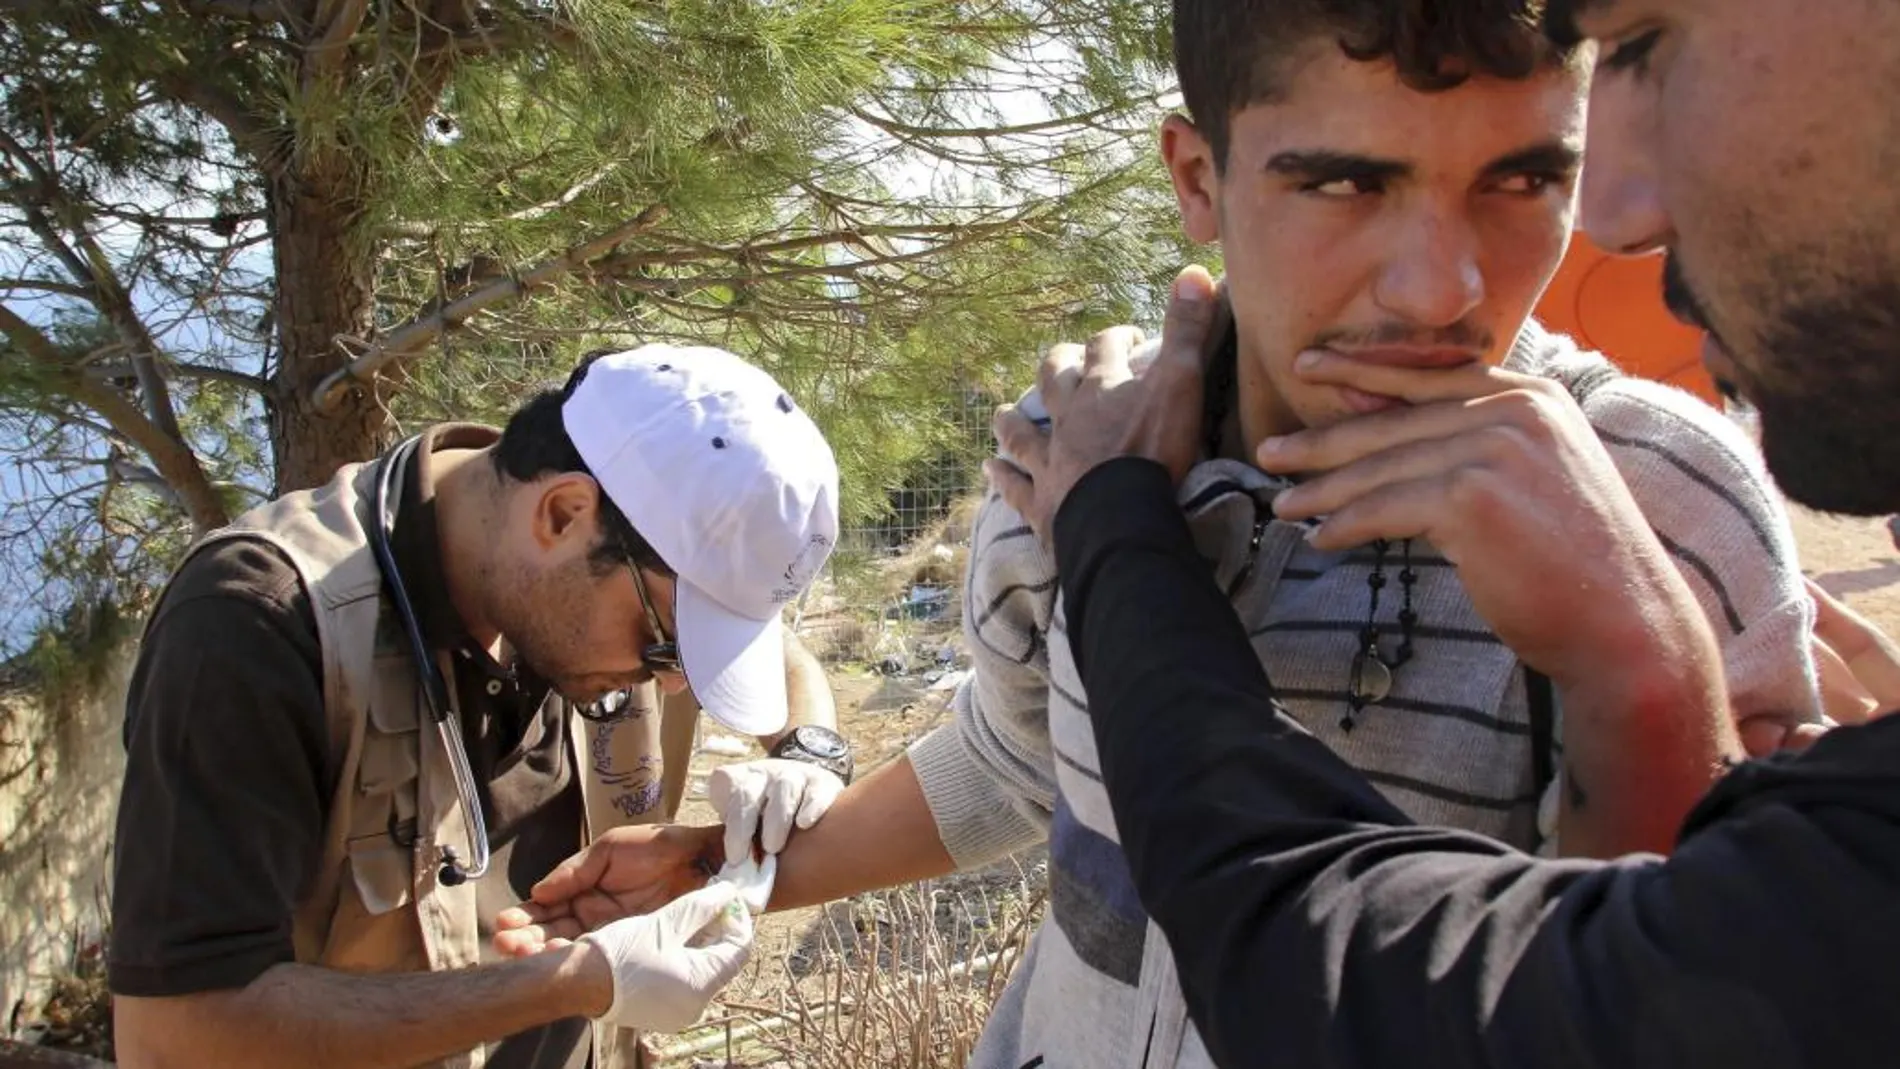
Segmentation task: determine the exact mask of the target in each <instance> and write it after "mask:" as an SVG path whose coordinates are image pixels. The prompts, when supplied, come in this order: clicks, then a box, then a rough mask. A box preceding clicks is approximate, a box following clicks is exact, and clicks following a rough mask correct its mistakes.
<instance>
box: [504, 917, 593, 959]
mask: <svg viewBox="0 0 1900 1069" xmlns="http://www.w3.org/2000/svg"><path fill="white" fill-rule="evenodd" d="M583 934H585V929H583V928H582V927H581V924H580V922H579V921H577V920H575V919H574V918H572V917H562V918H559V919H557V920H551V921H547V922H545V923H541V924H528V925H526V926H524V927H516V928H510V929H508V930H506V931H498V932H496V933H495V937H494V940H493V942H494V945H495V949H496V950H497V951H499V952H500V953H502V954H504V955H506V956H508V957H511V958H525V957H528V956H529V955H532V954H539V953H541V952H542V951H544V950H554V949H556V948H558V947H562V946H566V945H567V944H568V943H571V942H573V941H574V940H576V939H579V938H580V937H581V936H582V935H583Z"/></svg>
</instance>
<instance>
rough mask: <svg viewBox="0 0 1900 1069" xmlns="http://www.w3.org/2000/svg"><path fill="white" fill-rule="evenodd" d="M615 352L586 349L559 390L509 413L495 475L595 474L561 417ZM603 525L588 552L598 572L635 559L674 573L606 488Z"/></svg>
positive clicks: (540, 395) (495, 453)
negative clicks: (597, 365)
mask: <svg viewBox="0 0 1900 1069" xmlns="http://www.w3.org/2000/svg"><path fill="white" fill-rule="evenodd" d="M615 352H619V350H617V349H596V350H594V351H593V352H590V353H588V354H586V355H585V356H583V357H581V362H580V365H579V366H578V367H576V368H575V369H574V372H573V374H571V375H569V376H568V378H567V383H566V384H565V385H563V386H562V387H561V388H560V389H558V390H554V389H548V390H542V391H541V392H539V393H537V394H535V395H534V396H533V397H530V398H529V399H528V401H527V403H526V404H524V405H522V406H521V407H520V408H518V409H516V410H515V414H514V415H512V416H510V417H509V418H508V425H507V426H506V427H504V428H503V429H502V432H501V441H499V442H497V443H495V448H494V449H493V451H492V453H491V455H492V456H493V458H494V462H495V474H497V475H499V476H501V477H502V478H504V479H512V480H514V481H515V482H521V483H525V482H531V481H533V480H535V479H538V478H540V477H541V476H543V475H550V474H554V475H560V474H566V473H568V472H580V473H581V474H583V475H586V476H588V477H589V478H593V477H594V473H593V472H592V471H589V470H588V468H587V462H586V461H585V460H582V459H581V453H580V450H579V449H576V448H575V447H574V440H573V439H572V438H569V437H568V436H567V425H566V423H565V422H563V420H562V418H561V406H562V404H564V403H565V402H566V401H567V399H568V397H569V396H570V395H571V394H573V392H574V388H575V387H576V386H579V385H580V384H581V380H583V379H585V378H586V377H587V369H588V368H589V367H591V366H592V365H593V363H594V361H595V360H598V359H600V358H601V357H603V356H606V355H608V354H610V353H615ZM600 528H601V538H600V541H599V542H597V543H595V545H594V548H593V550H592V551H591V552H590V553H589V554H588V560H589V562H590V563H591V564H592V565H593V566H594V568H595V569H596V570H597V571H602V572H604V571H608V570H610V569H614V568H619V567H622V566H623V565H624V564H625V563H626V562H627V561H629V560H631V561H632V562H633V563H634V564H636V565H638V566H639V567H641V568H646V569H649V570H651V571H655V572H658V573H659V574H661V575H672V574H674V573H673V569H672V568H671V567H670V566H668V565H667V563H666V561H664V560H662V559H661V558H660V555H659V554H658V553H657V552H655V551H654V549H653V546H652V545H651V544H650V543H648V542H647V540H646V539H645V538H643V537H641V535H640V532H639V531H638V530H635V529H634V526H633V523H632V521H630V520H628V519H627V514H626V513H624V512H622V511H620V506H619V505H618V504H616V503H615V502H614V499H613V498H611V497H609V496H607V491H606V489H605V488H604V487H603V488H602V489H601V492H600Z"/></svg>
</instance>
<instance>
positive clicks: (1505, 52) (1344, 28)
mask: <svg viewBox="0 0 1900 1069" xmlns="http://www.w3.org/2000/svg"><path fill="white" fill-rule="evenodd" d="M1544 4H1545V0H1174V70H1175V74H1176V75H1177V76H1178V77H1179V78H1180V80H1181V96H1182V98H1183V100H1184V102H1185V103H1186V104H1187V109H1188V114H1189V115H1191V116H1192V117H1193V119H1194V125H1195V127H1196V128H1198V129H1199V130H1200V132H1201V136H1203V137H1205V138H1207V142H1208V145H1209V147H1210V148H1212V149H1213V151H1214V161H1215V166H1216V167H1218V168H1220V169H1223V170H1224V169H1225V168H1226V166H1227V148H1228V140H1229V134H1230V131H1229V124H1230V122H1231V121H1232V118H1233V116H1234V114H1235V113H1236V112H1238V111H1240V110H1241V109H1243V108H1246V107H1247V106H1248V105H1251V104H1258V103H1261V102H1264V101H1270V100H1273V99H1275V98H1277V97H1278V96H1279V95H1280V94H1282V93H1283V92H1285V90H1286V86H1285V84H1284V79H1285V78H1286V76H1287V73H1288V65H1289V64H1290V63H1292V62H1293V61H1294V60H1295V59H1296V58H1298V55H1299V53H1300V52H1301V51H1302V50H1304V49H1306V48H1308V47H1310V46H1311V45H1312V44H1313V43H1314V42H1315V41H1316V40H1323V39H1326V38H1331V39H1332V41H1333V42H1334V43H1335V44H1337V45H1338V46H1339V49H1340V51H1342V52H1344V53H1345V54H1346V55H1347V56H1348V57H1350V58H1352V59H1355V60H1358V61H1360V62H1362V63H1370V62H1373V61H1377V60H1385V61H1389V62H1390V63H1392V64H1393V66H1395V67H1396V68H1397V69H1398V76H1399V80H1400V81H1402V82H1404V83H1405V84H1406V85H1408V86H1410V87H1411V88H1413V89H1416V90H1418V91H1420V92H1424V93H1431V92H1438V91H1441V90H1445V89H1451V88H1453V87H1455V86H1458V85H1461V84H1463V83H1464V81H1465V80H1466V79H1467V78H1469V77H1470V76H1471V75H1473V74H1488V75H1491V76H1493V77H1498V78H1511V79H1522V78H1528V77H1529V76H1531V75H1532V74H1534V73H1536V72H1537V71H1539V70H1543V69H1547V68H1549V67H1553V66H1559V65H1561V64H1563V63H1565V62H1567V61H1568V59H1569V57H1570V55H1571V53H1572V51H1573V49H1572V48H1567V47H1562V46H1559V45H1557V44H1553V43H1552V41H1551V40H1550V39H1549V38H1548V37H1546V36H1545V35H1544V32H1543V17H1544Z"/></svg>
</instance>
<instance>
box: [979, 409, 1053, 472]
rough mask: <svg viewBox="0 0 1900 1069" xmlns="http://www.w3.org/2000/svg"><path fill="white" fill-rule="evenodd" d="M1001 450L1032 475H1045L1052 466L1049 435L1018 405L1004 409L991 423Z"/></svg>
mask: <svg viewBox="0 0 1900 1069" xmlns="http://www.w3.org/2000/svg"><path fill="white" fill-rule="evenodd" d="M990 429H991V430H992V431H994V432H995V434H996V445H997V448H998V449H1000V450H1001V451H1002V454H1003V455H1004V456H1005V457H1007V458H1009V460H1010V462H1011V463H1014V464H1016V465H1017V466H1018V467H1021V468H1024V469H1026V470H1027V471H1029V472H1037V471H1041V470H1042V469H1043V467H1044V466H1045V465H1047V464H1048V463H1049V434H1048V432H1046V431H1044V430H1043V429H1042V428H1041V427H1038V426H1036V424H1035V423H1034V422H1033V421H1032V420H1030V419H1029V417H1028V416H1026V415H1024V413H1023V411H1022V409H1020V408H1018V407H1016V406H1015V405H1004V406H1002V407H1001V408H998V409H997V410H996V415H995V416H994V417H992V418H991V420H990Z"/></svg>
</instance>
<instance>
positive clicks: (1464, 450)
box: [1263, 421, 1517, 537]
mask: <svg viewBox="0 0 1900 1069" xmlns="http://www.w3.org/2000/svg"><path fill="white" fill-rule="evenodd" d="M1355 422H1356V421H1355ZM1428 422H1438V421H1428ZM1343 426H1344V425H1342V427H1343ZM1496 431H1497V433H1477V434H1462V435H1453V436H1449V437H1432V438H1424V439H1420V440H1416V441H1412V442H1409V443H1407V444H1403V445H1398V446H1394V447H1390V448H1387V449H1385V450H1384V451H1382V452H1377V453H1374V454H1372V455H1370V456H1366V457H1362V458H1360V459H1358V460H1356V461H1354V462H1352V463H1350V464H1347V465H1345V466H1343V467H1338V468H1336V469H1334V470H1331V471H1328V472H1327V473H1326V474H1325V475H1321V476H1319V477H1317V478H1314V479H1311V480H1308V481H1307V482H1304V483H1301V484H1300V485H1298V486H1295V487H1293V488H1292V489H1289V490H1286V491H1285V492H1283V493H1281V494H1280V495H1279V496H1278V497H1276V498H1275V499H1274V502H1273V511H1274V515H1276V516H1278V517H1279V518H1281V519H1283V520H1305V519H1311V518H1313V517H1315V516H1325V515H1328V514H1329V513H1333V512H1337V511H1339V510H1341V509H1343V508H1345V507H1346V506H1348V505H1350V504H1351V503H1352V502H1354V501H1357V500H1359V499H1360V498H1362V497H1365V496H1367V495H1369V494H1372V493H1374V492H1376V491H1377V490H1379V489H1380V488H1381V487H1385V486H1391V485H1395V484H1399V483H1408V482H1413V481H1416V480H1420V479H1428V478H1439V477H1443V476H1445V475H1447V474H1449V473H1451V472H1453V471H1455V470H1457V469H1458V468H1462V467H1466V466H1471V465H1477V464H1481V463H1486V462H1488V461H1490V460H1491V459H1492V458H1493V457H1494V456H1496V455H1497V454H1498V453H1499V452H1501V451H1508V450H1510V449H1512V448H1514V447H1517V443H1516V442H1515V440H1514V439H1515V436H1513V435H1512V434H1511V433H1510V431H1509V429H1508V428H1502V427H1500V428H1497V429H1496ZM1263 466H1264V465H1263ZM1388 537H1390V536H1388Z"/></svg>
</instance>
